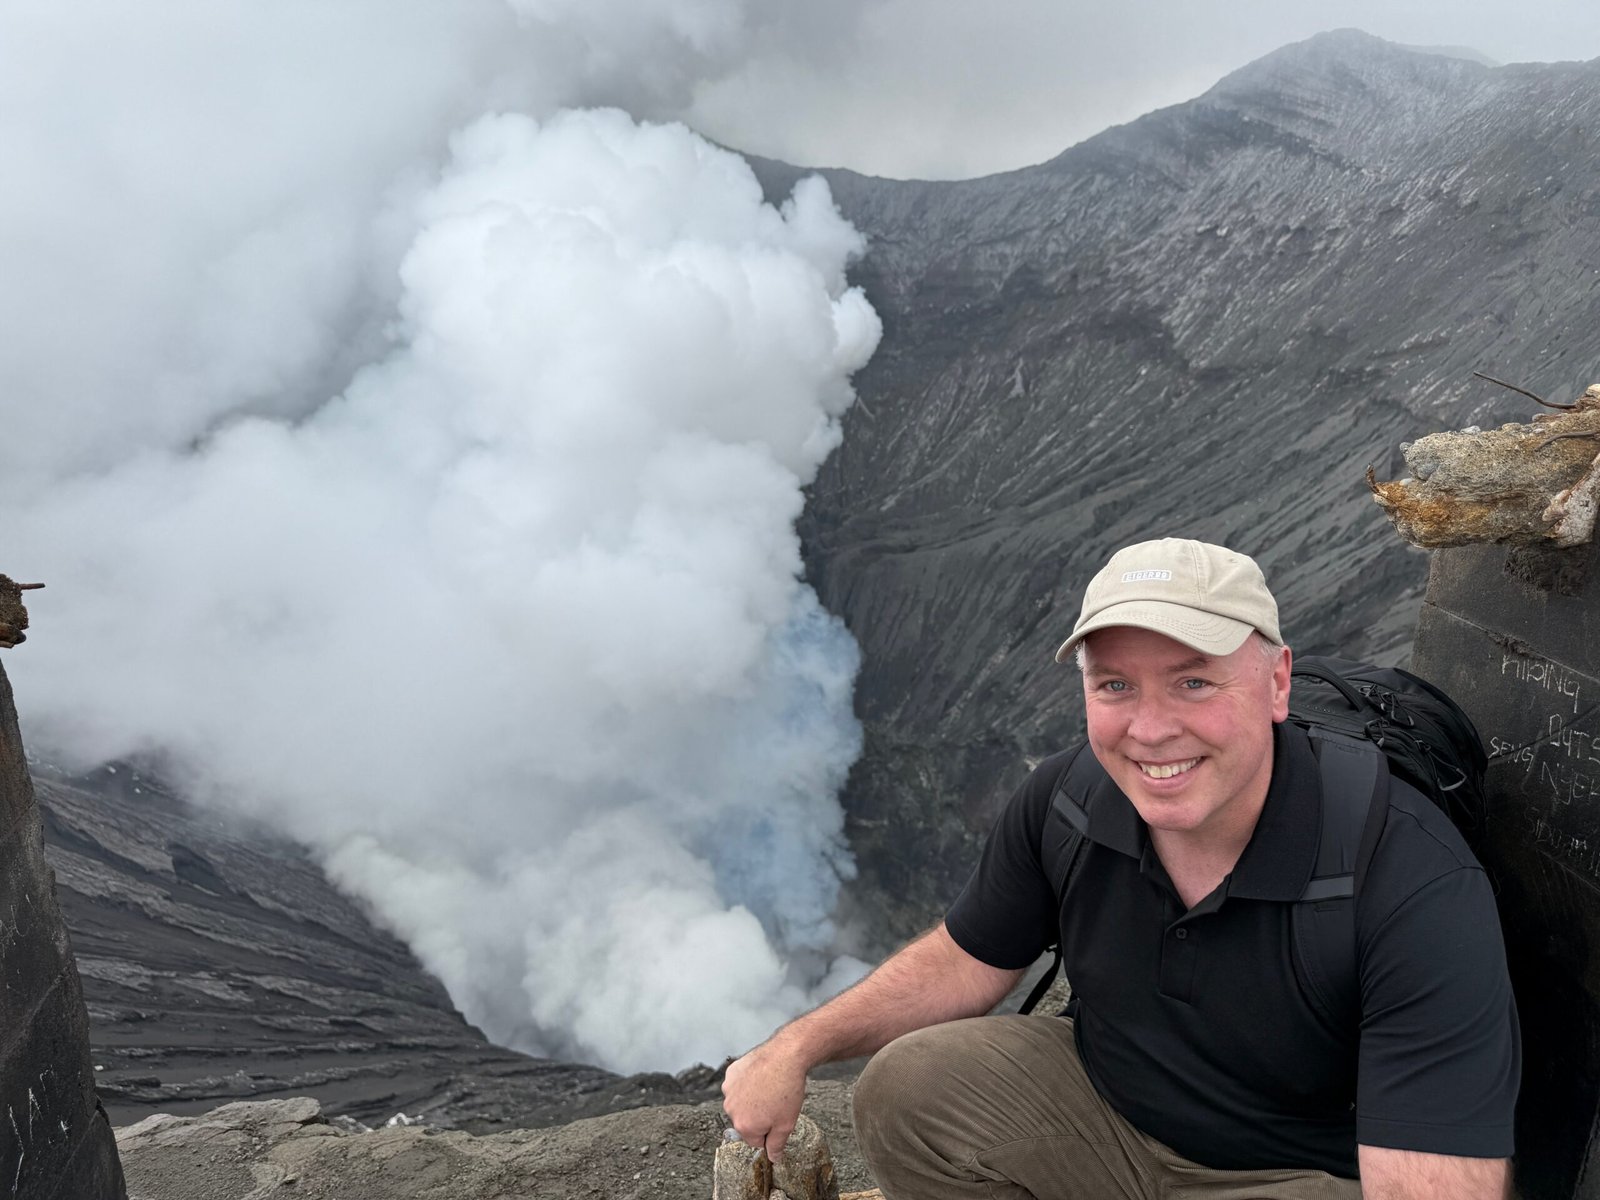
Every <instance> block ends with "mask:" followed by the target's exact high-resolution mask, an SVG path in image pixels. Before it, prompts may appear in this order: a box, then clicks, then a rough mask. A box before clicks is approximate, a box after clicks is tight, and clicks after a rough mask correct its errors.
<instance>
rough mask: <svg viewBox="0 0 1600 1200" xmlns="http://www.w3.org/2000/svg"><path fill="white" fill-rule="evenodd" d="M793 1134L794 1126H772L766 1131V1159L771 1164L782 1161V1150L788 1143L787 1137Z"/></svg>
mask: <svg viewBox="0 0 1600 1200" xmlns="http://www.w3.org/2000/svg"><path fill="white" fill-rule="evenodd" d="M793 1132H794V1126H793V1125H788V1126H778V1125H775V1126H773V1127H772V1128H771V1129H770V1130H768V1131H767V1141H766V1149H767V1157H768V1158H770V1159H771V1160H772V1161H773V1162H775V1163H776V1162H782V1161H783V1148H784V1146H786V1145H788V1143H789V1135H790V1134H791V1133H793Z"/></svg>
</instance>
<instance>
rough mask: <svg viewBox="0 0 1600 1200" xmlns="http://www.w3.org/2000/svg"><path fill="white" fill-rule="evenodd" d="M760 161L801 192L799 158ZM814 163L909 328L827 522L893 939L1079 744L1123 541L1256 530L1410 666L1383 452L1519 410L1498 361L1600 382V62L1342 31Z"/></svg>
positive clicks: (1410, 579) (1289, 619) (868, 868)
mask: <svg viewBox="0 0 1600 1200" xmlns="http://www.w3.org/2000/svg"><path fill="white" fill-rule="evenodd" d="M760 169H761V172H762V175H763V181H764V183H765V184H766V185H767V186H768V188H769V189H770V190H771V191H772V192H773V193H774V194H776V193H778V192H780V191H781V190H782V189H784V188H786V187H787V186H788V185H789V184H790V182H791V181H792V179H793V177H794V174H795V172H794V170H793V169H792V168H788V167H785V166H782V165H779V164H772V163H767V164H762V166H761V168H760ZM824 174H826V175H827V177H828V180H829V182H830V184H831V186H832V188H833V191H834V195H835V198H836V200H837V202H838V204H839V205H840V207H841V209H842V210H843V211H844V213H845V215H846V216H847V217H848V218H849V219H850V220H851V221H852V222H853V223H854V224H855V225H856V226H857V227H858V228H860V229H862V230H863V231H864V232H865V233H866V234H867V235H868V237H869V239H870V248H869V251H868V255H867V257H866V259H865V260H864V262H863V263H862V264H861V265H860V266H859V267H858V268H857V269H856V273H855V276H854V277H855V278H857V279H858V280H860V281H861V282H862V283H863V284H864V286H865V288H866V290H867V293H868V296H869V298H870V299H871V301H872V303H873V305H874V306H875V307H876V309H877V311H878V312H879V313H880V314H881V315H882V317H883V321H884V327H885V336H884V340H883V345H882V348H881V349H880V350H879V352H878V354H877V355H876V356H875V357H874V359H873V360H872V362H871V363H870V364H869V365H868V367H867V368H866V369H865V370H864V371H863V372H862V373H861V374H860V375H859V376H858V377H857V382H858V385H859V388H860V393H861V397H862V400H863V403H862V404H861V405H858V406H857V407H856V408H855V409H854V410H852V411H851V413H850V414H849V415H848V417H847V424H846V435H845V439H844V445H843V446H842V448H841V449H840V450H839V451H838V452H837V453H835V454H834V455H833V457H832V458H830V459H829V461H828V462H827V463H826V464H825V465H824V467H823V469H822V473H821V475H820V476H819V478H818V480H817V482H816V483H815V485H814V486H813V487H812V489H811V492H810V496H809V504H808V508H807V510H806V514H805V517H804V521H803V525H802V529H803V534H804V538H805V557H806V566H807V570H808V572H809V575H810V578H811V580H812V582H813V583H814V585H815V586H816V588H817V590H818V592H819V594H820V595H821V597H822V599H823V601H824V603H825V604H826V605H827V606H828V607H829V608H830V609H832V610H833V611H835V612H837V613H839V614H841V615H842V616H843V617H844V619H845V621H846V622H847V623H848V625H849V627H850V629H851V631H852V632H853V633H854V635H855V636H856V638H857V639H858V640H859V642H860V644H861V647H862V651H863V667H862V672H861V677H860V681H859V684H858V690H857V700H856V703H857V709H858V712H859V714H860V716H861V717H862V719H863V721H864V722H865V725H866V729H867V746H866V752H865V754H864V756H863V757H862V759H861V761H860V762H859V763H858V764H857V766H856V768H855V771H854V773H853V774H852V776H851V779H850V783H849V785H848V788H847V793H846V797H845V803H846V807H847V809H848V812H849V818H850V832H851V837H852V841H853V845H854V846H855V849H856V851H857V854H858V855H859V858H860V861H861V865H862V881H861V883H860V885H859V886H858V887H857V889H856V892H855V895H854V899H855V901H856V903H857V904H858V905H859V906H860V908H861V910H862V915H863V920H864V923H865V924H866V925H867V926H868V927H871V928H877V929H880V930H883V931H886V933H887V934H892V935H895V936H899V935H905V934H908V933H910V932H911V931H913V930H914V929H915V928H917V927H918V926H919V925H921V924H923V923H925V922H926V921H927V920H929V919H931V918H932V917H933V916H935V915H936V914H937V913H938V912H940V911H941V910H942V908H943V907H944V906H945V904H947V903H948V901H949V900H950V899H951V898H952V897H953V895H954V893H955V891H956V890H957V889H958V888H959V886H960V883H961V881H962V880H963V879H964V877H965V874H966V871H967V870H968V869H969V867H970V865H971V863H972V861H973V860H974V858H975V855H976V853H977V848H978V846H979V844H980V843H981V839H982V835H983V833H984V831H985V830H986V828H987V825H988V822H989V820H990V819H991V818H992V815H993V813H994V811H995V809H996V807H997V806H998V805H999V804H1000V803H1001V802H1002V800H1003V798H1004V797H1005V796H1006V795H1007V794H1009V792H1010V790H1011V789H1012V788H1013V787H1014V786H1015V785H1016V784H1017V783H1018V782H1019V781H1020V780H1021V779H1022V777H1023V776H1024V775H1025V773H1026V771H1027V770H1028V767H1029V764H1030V763H1031V762H1032V761H1035V760H1037V759H1038V758H1040V757H1042V756H1043V755H1045V754H1047V753H1050V752H1051V751H1053V750H1056V749H1059V748H1061V747H1062V746H1064V745H1067V744H1070V743H1071V742H1072V741H1073V740H1075V739H1076V737H1077V736H1078V730H1079V728H1080V721H1081V711H1082V703H1081V699H1080V698H1079V696H1078V695H1077V689H1078V683H1077V678H1076V675H1075V673H1074V672H1073V671H1072V669H1071V668H1070V667H1062V666H1058V665H1056V664H1055V663H1054V662H1052V660H1051V655H1052V652H1053V650H1054V647H1055V645H1056V644H1057V643H1058V641H1059V640H1060V639H1061V638H1062V637H1063V636H1064V635H1065V633H1066V631H1067V630H1069V629H1070V627H1071V625H1072V622H1073V619H1074V617H1075V615H1076V607H1077V604H1078V600H1079V595H1080V591H1081V588H1082V586H1083V584H1084V583H1085V582H1086V580H1087V579H1088V577H1089V576H1090V575H1091V574H1092V573H1093V571H1094V570H1095V569H1096V567H1097V566H1098V565H1099V564H1100V563H1101V562H1103V561H1104V559H1105V558H1106V557H1107V556H1108V555H1109V554H1110V552H1111V551H1113V550H1114V549H1116V548H1117V547H1118V546H1121V545H1124V544H1127V543H1129V542H1132V541H1136V540H1140V539H1142V538H1146V537H1150V536H1158V535H1163V534H1174V535H1185V536H1197V537H1203V538H1206V539H1208V540H1213V541H1220V542H1225V543H1227V544H1230V545H1233V546H1236V547H1238V548H1240V549H1243V550H1245V551H1247V552H1249V553H1251V554H1253V555H1255V556H1256V557H1257V558H1258V559H1259V560H1260V562H1261V563H1262V565H1263V567H1264V569H1265V570H1266V572H1267V575H1268V578H1269V580H1270V582H1271V583H1272V585H1273V587H1274V589H1275V591H1276V592H1277V595H1278V598H1279V601H1280V604H1281V606H1282V610H1283V627H1284V630H1285V636H1286V637H1288V638H1289V640H1290V641H1291V643H1292V644H1293V645H1294V646H1295V647H1296V648H1297V649H1299V650H1301V651H1302V652H1328V651H1334V650H1337V651H1339V652H1341V653H1344V654H1347V655H1351V656H1355V657H1366V658H1371V659H1374V660H1378V661H1389V662H1394V661H1399V660H1402V659H1403V658H1404V657H1405V656H1406V654H1407V653H1408V650H1409V645H1410V639H1411V636H1412V629H1413V626H1414V623H1415V620H1416V612H1417V607H1418V604H1419V601H1420V596H1421V589H1422V586H1423V581H1424V577H1425V574H1426V563H1425V560H1424V558H1423V556H1422V555H1421V554H1420V553H1419V552H1417V551H1414V550H1412V549H1409V548H1407V547H1406V546H1404V545H1402V544H1401V543H1400V542H1399V540H1398V539H1397V538H1396V537H1394V536H1393V534H1392V533H1391V532H1390V531H1389V529H1388V527H1387V524H1386V522H1385V521H1384V520H1383V518H1382V515H1381V514H1380V513H1379V511H1378V510H1377V508H1376V506H1375V505H1374V504H1373V503H1372V500H1371V498H1370V496H1369V495H1368V492H1367V489H1366V487H1365V485H1364V483H1363V481H1362V475H1363V471H1364V469H1365V467H1366V466H1367V465H1368V464H1369V463H1373V464H1376V465H1377V467H1378V469H1379V473H1380V475H1382V474H1383V472H1384V470H1385V468H1386V467H1389V466H1391V465H1395V466H1398V458H1397V455H1396V447H1397V445H1398V443H1399V442H1401V441H1402V440H1404V439H1409V438H1415V437H1417V436H1420V435H1422V434H1425V433H1427V432H1430V431H1432V430H1435V429H1440V428H1452V427H1457V426H1461V425H1466V424H1469V423H1480V424H1484V425H1489V424H1499V423H1501V422H1503V421H1508V420H1523V419H1526V416H1527V411H1526V410H1527V409H1528V408H1530V407H1531V405H1530V404H1529V403H1528V402H1526V401H1524V400H1521V399H1520V398H1518V397H1515V396H1513V395H1511V394H1510V393H1507V392H1503V391H1498V390H1497V389H1493V388H1491V387H1489V386H1488V385H1486V384H1483V383H1481V382H1478V381H1475V380H1473V379H1472V377H1471V372H1472V371H1473V370H1485V371H1489V372H1492V373H1495V374H1497V375H1500V376H1501V377H1502V378H1512V379H1517V380H1522V381H1526V382H1527V383H1528V384H1530V385H1532V386H1534V387H1536V388H1538V389H1540V390H1542V392H1543V393H1545V394H1553V395H1556V396H1565V397H1567V398H1570V396H1571V395H1576V394H1577V393H1579V392H1581V391H1582V389H1583V387H1584V386H1586V385H1587V384H1589V383H1592V382H1594V381H1595V379H1596V378H1597V377H1600V376H1597V374H1596V372H1597V371H1600V343H1597V342H1596V341H1595V339H1594V337H1593V330H1594V329H1595V328H1597V327H1600V268H1597V266H1596V265H1595V264H1594V262H1593V246H1594V237H1595V232H1596V228H1597V225H1596V223H1597V221H1600V62H1596V63H1589V64H1556V65H1523V66H1512V67H1502V68H1494V69H1491V68H1488V67H1485V66H1483V65H1481V64H1478V63H1474V62H1468V61H1465V60H1461V59H1453V58H1448V57H1443V56H1440V55H1434V54H1425V53H1419V52H1414V51H1409V50H1404V49H1401V48H1399V47H1396V46H1393V45H1390V44H1388V43H1385V42H1382V41H1380V40H1378V39H1375V38H1371V37H1368V36H1366V35H1364V34H1359V33H1355V32H1352V31H1345V32H1341V33H1333V34H1326V35H1322V36H1320V37H1317V38H1313V39H1311V40H1310V41H1308V42H1304V43H1300V44H1298V45H1295V46H1290V47H1287V48H1285V49H1283V50H1281V51H1279V52H1277V53H1275V54H1272V55H1269V56H1268V57H1266V58H1264V59H1262V60H1260V61H1258V62H1256V63H1254V64H1252V65H1250V66H1249V67H1246V68H1245V69H1243V70H1241V71H1239V72H1237V73H1235V74H1234V75H1231V76H1229V77H1228V78H1226V79H1224V80H1223V81H1222V82H1221V83H1219V84H1218V85H1217V86H1216V87H1215V88H1213V89H1212V90H1211V91H1210V92H1208V93H1206V94H1205V95H1204V96H1202V97H1200V98H1198V99H1196V100H1194V101H1192V102H1190V103H1187V104H1182V105H1178V106H1176V107H1173V108H1169V109H1165V110H1162V111H1159V112H1156V113H1153V114H1151V115H1149V116H1147V117H1144V118H1142V119H1141V120H1138V121H1135V122H1133V123H1132V124H1129V125H1126V126H1121V127H1118V128H1115V129H1112V130H1110V131H1108V132H1106V133H1104V134H1101V135H1100V136H1098V137H1096V138H1093V139H1091V140H1089V141H1087V142H1085V143H1083V144H1081V145H1078V146H1075V147H1073V148H1072V149H1070V150H1068V151H1067V152H1066V153H1064V154H1062V155H1061V156H1060V157H1058V158H1056V159H1054V160H1052V161H1050V162H1047V163H1044V164H1042V165H1040V166H1037V167H1033V168H1029V169H1026V170H1021V171H1015V172H1011V173H1008V174H1004V175H998V176H993V177H989V178H985V179H978V180H972V181H966V182H956V183H927V182H896V181H889V180H881V179H871V178H866V177H863V176H859V175H855V174H853V173H850V172H842V171H829V172H824ZM1391 460H1392V461H1391Z"/></svg>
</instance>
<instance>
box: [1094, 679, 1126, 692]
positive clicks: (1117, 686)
mask: <svg viewBox="0 0 1600 1200" xmlns="http://www.w3.org/2000/svg"><path fill="white" fill-rule="evenodd" d="M1100 687H1101V688H1102V689H1103V690H1104V691H1107V692H1125V691H1127V690H1128V682H1127V680H1125V679H1108V680H1106V681H1105V682H1104V683H1102V684H1101V685H1100Z"/></svg>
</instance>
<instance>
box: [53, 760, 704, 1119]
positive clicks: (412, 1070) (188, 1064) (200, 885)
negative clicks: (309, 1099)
mask: <svg viewBox="0 0 1600 1200" xmlns="http://www.w3.org/2000/svg"><path fill="white" fill-rule="evenodd" d="M30 770H31V774H32V776H33V781H34V788H35V792H36V793H37V796H38V800H39V806H40V811H41V813H42V816H43V819H44V830H45V847H46V856H47V857H48V859H49V861H50V864H51V866H52V867H53V868H54V869H55V872H56V880H57V890H58V892H59V895H60V897H61V905H62V910H63V912H64V914H65V916H66V919H67V924H68V927H69V928H70V929H71V931H72V941H73V948H74V950H75V952H76V956H77V960H78V970H79V974H80V975H81V977H82V980H83V992H84V997H85V1000H86V1002H87V1005H88V1010H89V1029H90V1037H91V1041H92V1043H93V1047H94V1061H95V1064H96V1083H97V1085H98V1088H99V1092H100V1097H101V1099H102V1101H103V1102H104V1104H105V1106H106V1109H107V1111H108V1112H109V1113H110V1115H111V1118H112V1120H113V1122H114V1123H116V1124H119V1125H121V1124H126V1123H130V1122H132V1121H136V1120H138V1119H140V1118H142V1117H145V1116H148V1115H150V1114H152V1113H157V1112H165V1113H174V1114H180V1115H181V1114H195V1113H201V1112H205V1111H207V1110H209V1109H212V1108H214V1107H216V1106H217V1105H219V1104H221V1103H224V1102H226V1101H232V1100H259V1099H273V1098H283V1097H289V1096H299V1095H313V1096H315V1097H316V1098H317V1099H318V1100H319V1101H320V1102H321V1103H322V1104H323V1106H324V1107H325V1108H326V1109H327V1111H329V1112H330V1113H339V1114H342V1115H346V1116H350V1117H354V1118H355V1119H357V1120H360V1121H363V1122H366V1123H368V1124H374V1123H377V1124H381V1123H383V1122H384V1121H386V1120H388V1119H389V1118H391V1117H393V1116H394V1115H395V1114H396V1113H400V1112H404V1113H406V1114H407V1115H408V1116H409V1117H413V1118H421V1119H423V1120H425V1121H426V1122H427V1123H428V1124H429V1125H433V1126H446V1127H450V1126H454V1127H459V1128H463V1129H468V1130H473V1131H480V1132H481V1131H492V1130H494V1129H500V1128H506V1127H509V1126H517V1127H537V1126H542V1125H552V1124H560V1123H564V1122H566V1121H570V1120H573V1119H575V1118H577V1117H587V1116H597V1115H600V1114H603V1113H609V1112H614V1111H617V1110H620V1109H627V1108H636V1107H639V1106H641V1105H653V1104H662V1103H693V1102H696V1101H701V1100H704V1099H706V1098H708V1097H710V1096H711V1095H713V1094H715V1080H714V1079H713V1078H712V1074H711V1072H710V1071H709V1070H707V1069H701V1070H698V1071H696V1070H691V1071H687V1072H683V1073H682V1074H680V1075H679V1076H677V1077H674V1076H672V1075H665V1074H661V1075H637V1076H630V1077H622V1076H618V1075H615V1074H613V1073H611V1072H609V1071H604V1070H601V1069H599V1068H598V1067H589V1066H582V1065H578V1064H572V1063H562V1062H552V1061H549V1060H544V1059H537V1058H530V1057H528V1056H527V1055H523V1054H518V1053H516V1052H515V1051H511V1050H504V1049H501V1048H499V1047H497V1046H493V1045H491V1044H490V1043H489V1042H488V1041H487V1040H485V1038H484V1036H483V1034H482V1033H481V1032H479V1031H478V1030H477V1029H476V1028H474V1027H473V1026H471V1025H469V1024H467V1022H466V1021H465V1020H464V1019H463V1018H462V1017H461V1015H460V1014H459V1013H458V1012H457V1011H456V1009H455V1007H454V1006H453V1005H452V1004H451V1002H450V998H449V996H448V995H447V994H446V993H445V990H444V988H443V986H441V985H440V984H439V983H438V981H437V980H435V979H434V978H433V977H432V976H430V975H428V974H427V973H426V972H425V971H424V970H423V969H422V967H421V965H420V964H419V963H418V962H417V961H416V959H415V958H414V957H413V956H412V955H411V953H410V951H408V950H407V949H406V947H405V946H404V945H402V944H401V943H400V942H398V941H397V940H396V939H394V938H393V937H390V936H389V935H387V934H385V933H383V932H382V931H381V930H378V929H376V928H374V927H373V925H372V923H371V922H370V921H369V920H368V918H367V915H366V914H365V913H364V912H363V911H362V910H361V909H360V908H359V907H358V906H357V905H356V904H355V903H354V902H352V901H351V900H349V899H348V898H346V897H345V896H343V895H341V894H340V893H339V892H337V891H336V890H335V889H334V888H333V887H332V885H330V884H329V883H328V881H327V879H326V878H325V877H324V876H323V874H322V872H321V871H320V870H319V869H318V867H317V865H316V864H315V863H314V862H313V861H312V860H311V859H310V858H309V857H308V856H307V855H306V853H305V852H304V851H303V850H302V849H300V848H299V847H298V846H295V845H293V844H291V843H288V842H285V841H284V840H283V839H281V838H278V837H275V836H273V835H272V834H270V833H268V832H266V831H264V830H261V829H259V828H253V827H249V826H245V825H235V824H229V823H225V822H223V821H222V820H220V819H219V818H218V817H217V816H215V815H214V814H210V813H205V812H202V811H199V810H196V809H194V808H192V807H190V806H189V805H187V804H185V803H183V802H182V801H181V800H179V799H177V798H176V797H175V796H174V795H173V794H172V793H171V791H170V790H169V789H168V788H167V787H166V786H164V785H163V784H162V783H161V782H160V781H159V780H158V779H157V778H155V777H154V776H153V775H152V774H148V773H141V772H139V771H137V770H135V769H133V768H130V767H128V766H126V765H122V766H112V767H107V768H103V769H101V770H98V771H95V772H93V773H92V774H90V775H87V776H80V777H71V776H69V775H67V774H66V773H64V772H62V771H60V770H58V769H56V768H55V767H52V766H51V765H49V764H47V763H41V762H38V761H35V762H33V763H31V764H30ZM510 919H514V918H513V917H512V915H511V914H506V913H491V912H486V913H484V920H510Z"/></svg>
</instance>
